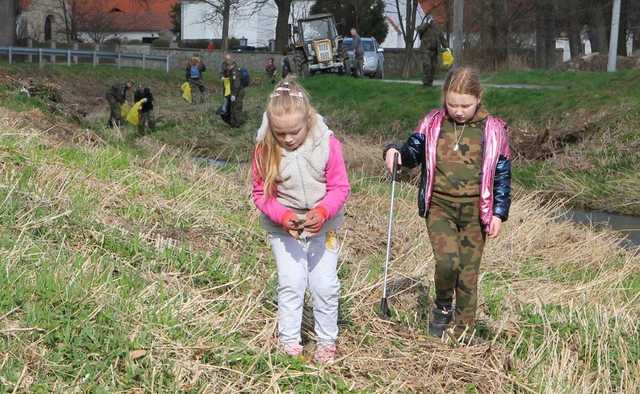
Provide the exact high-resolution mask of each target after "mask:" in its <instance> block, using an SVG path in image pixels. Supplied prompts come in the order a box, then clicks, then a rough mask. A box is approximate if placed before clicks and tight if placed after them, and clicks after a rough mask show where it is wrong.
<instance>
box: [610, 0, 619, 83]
mask: <svg viewBox="0 0 640 394" xmlns="http://www.w3.org/2000/svg"><path fill="white" fill-rule="evenodd" d="M619 30H620V0H613V12H612V13H611V37H610V39H609V62H608V63H607V71H608V72H614V71H616V60H618V32H619Z"/></svg>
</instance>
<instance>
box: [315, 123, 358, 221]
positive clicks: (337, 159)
mask: <svg viewBox="0 0 640 394" xmlns="http://www.w3.org/2000/svg"><path fill="white" fill-rule="evenodd" d="M325 175H326V178H327V194H326V195H325V196H324V198H323V199H322V201H320V202H319V203H318V206H321V207H323V208H324V209H325V210H326V211H327V214H328V216H329V218H332V217H334V216H335V214H336V213H338V211H340V209H341V208H342V206H343V205H344V203H345V202H346V201H347V197H348V196H349V192H350V191H351V188H350V187H349V177H348V176H347V168H346V166H345V164H344V159H343V157H342V146H341V145H340V141H338V139H337V138H335V137H334V136H331V137H330V139H329V160H328V161H327V166H326V168H325Z"/></svg>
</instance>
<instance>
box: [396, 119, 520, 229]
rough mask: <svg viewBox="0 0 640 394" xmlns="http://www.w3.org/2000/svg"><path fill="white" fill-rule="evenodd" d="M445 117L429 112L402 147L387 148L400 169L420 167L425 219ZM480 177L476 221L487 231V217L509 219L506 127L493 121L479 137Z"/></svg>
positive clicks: (421, 209) (420, 198)
mask: <svg viewBox="0 0 640 394" xmlns="http://www.w3.org/2000/svg"><path fill="white" fill-rule="evenodd" d="M444 117H445V110H444V109H437V110H433V111H431V112H430V113H429V114H428V115H427V116H425V117H424V119H422V120H421V121H420V123H419V124H418V127H416V130H415V131H414V133H413V134H412V135H411V136H410V137H409V139H408V140H407V142H405V143H404V145H401V146H399V145H388V146H387V147H386V148H385V151H384V153H385V154H386V151H387V150H388V149H390V148H396V149H398V150H399V151H400V155H401V157H402V165H403V166H404V167H409V168H412V167H415V166H417V165H421V170H422V172H421V176H420V179H421V181H420V189H419V192H418V209H419V214H420V216H422V217H426V215H427V212H428V210H429V204H430V202H431V194H432V193H433V183H434V177H435V168H436V149H435V148H436V147H437V141H438V137H439V136H440V127H441V125H442V121H443V119H444ZM482 151H483V158H482V176H481V179H480V219H481V221H482V223H483V224H484V225H485V226H486V227H487V228H488V226H489V224H490V223H491V217H492V216H497V217H499V218H500V219H502V221H503V222H504V221H506V220H507V219H508V217H509V207H510V206H511V151H510V149H509V136H508V134H507V124H506V123H505V122H504V121H503V120H501V119H499V118H496V117H493V116H489V117H488V118H487V120H486V124H485V128H484V131H483V135H482Z"/></svg>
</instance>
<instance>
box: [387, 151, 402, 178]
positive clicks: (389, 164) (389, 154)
mask: <svg viewBox="0 0 640 394" xmlns="http://www.w3.org/2000/svg"><path fill="white" fill-rule="evenodd" d="M396 153H397V154H398V167H400V166H401V165H402V155H400V152H398V150H397V149H395V148H391V149H389V150H388V151H387V154H386V156H385V158H384V161H385V163H386V164H387V170H389V173H392V172H393V158H394V156H395V154H396Z"/></svg>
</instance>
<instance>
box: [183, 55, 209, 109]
mask: <svg viewBox="0 0 640 394" xmlns="http://www.w3.org/2000/svg"><path fill="white" fill-rule="evenodd" d="M206 70H207V67H206V66H205V65H204V63H203V62H202V61H201V60H200V58H198V57H196V56H194V57H192V58H191V61H190V62H189V63H188V64H187V66H186V67H185V70H184V71H185V78H186V80H187V82H189V84H190V85H191V94H194V93H195V91H196V88H198V91H199V92H200V101H201V102H204V100H205V95H206V92H207V88H206V87H205V86H204V81H203V75H202V73H203V72H205V71H206ZM193 102H194V103H195V100H193Z"/></svg>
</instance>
